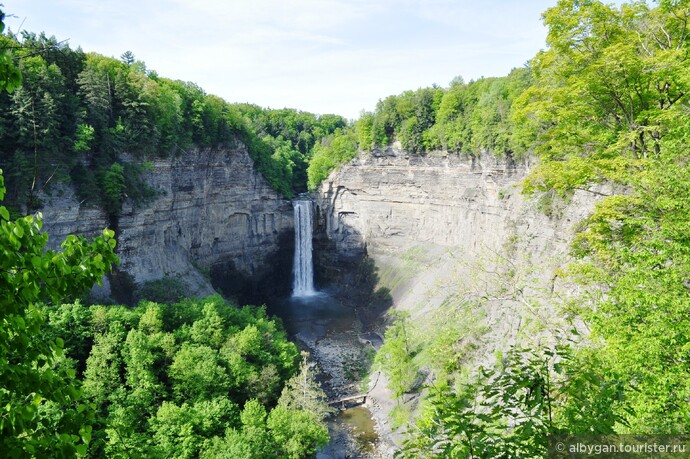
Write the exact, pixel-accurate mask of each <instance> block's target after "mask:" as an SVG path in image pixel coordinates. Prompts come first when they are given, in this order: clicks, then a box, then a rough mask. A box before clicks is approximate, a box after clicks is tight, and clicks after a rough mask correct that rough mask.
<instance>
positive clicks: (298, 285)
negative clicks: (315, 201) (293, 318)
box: [292, 201, 316, 297]
mask: <svg viewBox="0 0 690 459" xmlns="http://www.w3.org/2000/svg"><path fill="white" fill-rule="evenodd" d="M294 212H295V260H294V266H293V271H294V278H293V281H292V296H297V297H299V296H310V295H314V294H315V293H316V291H315V290H314V268H313V264H312V259H311V256H312V253H311V252H312V248H311V225H312V217H311V201H295V202H294Z"/></svg>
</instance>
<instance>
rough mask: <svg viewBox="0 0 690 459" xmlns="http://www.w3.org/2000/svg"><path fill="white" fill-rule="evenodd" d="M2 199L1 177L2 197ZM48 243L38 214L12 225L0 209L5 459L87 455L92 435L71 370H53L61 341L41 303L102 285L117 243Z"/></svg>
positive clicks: (0, 435)
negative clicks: (52, 415)
mask: <svg viewBox="0 0 690 459" xmlns="http://www.w3.org/2000/svg"><path fill="white" fill-rule="evenodd" d="M4 193H5V188H4V186H3V179H2V175H1V172H0V199H2V198H3V197H4ZM47 239H48V237H47V235H46V234H45V233H42V232H41V218H40V215H37V216H27V217H23V218H20V219H17V220H15V221H11V220H10V219H9V212H8V211H7V209H6V208H5V207H4V206H0V252H1V253H2V256H1V257H0V305H1V306H2V307H0V310H1V312H0V321H1V322H2V327H1V328H0V355H2V356H3V358H2V359H1V361H0V404H1V405H2V416H1V417H0V418H1V419H2V421H0V448H1V449H2V450H3V452H4V453H5V454H7V455H9V456H24V455H28V456H33V455H37V456H47V455H53V456H60V457H70V456H73V455H75V454H77V453H79V454H84V453H85V452H86V445H87V444H88V442H89V440H90V437H91V429H90V426H89V424H90V415H89V409H88V406H87V405H85V404H83V403H82V402H81V392H80V390H79V389H78V386H77V384H76V381H75V379H74V378H75V371H74V369H72V368H69V366H65V365H58V363H59V362H60V359H61V356H62V352H63V345H64V341H63V340H62V339H60V338H54V339H52V340H51V339H49V338H48V336H46V335H44V324H45V315H46V313H45V306H44V305H45V304H57V303H59V302H60V301H63V300H64V299H68V298H70V297H71V296H73V295H76V294H77V293H80V292H82V291H83V290H84V289H86V288H90V287H91V286H92V285H93V284H94V283H96V282H99V283H100V282H101V278H102V277H103V275H104V274H105V273H107V272H108V271H109V270H110V267H111V265H112V264H113V263H115V262H116V261H117V257H116V256H115V255H114V253H113V249H114V246H115V240H114V239H113V233H112V232H111V231H108V230H104V232H103V236H101V237H99V238H97V239H95V240H94V242H93V243H92V244H90V245H89V244H87V243H86V241H85V240H84V239H83V238H79V237H76V236H69V237H68V238H67V239H66V240H65V241H64V242H63V244H62V251H61V252H53V251H51V250H48V251H46V250H45V245H46V242H47ZM55 408H56V409H57V412H58V413H59V412H62V413H63V414H62V415H61V416H59V417H58V419H57V421H55V422H46V420H45V419H42V412H43V411H44V410H46V409H52V410H53V411H54V412H55ZM75 412H79V413H82V415H80V416H76V415H74V413H75ZM54 429H55V430H54ZM56 432H57V433H56Z"/></svg>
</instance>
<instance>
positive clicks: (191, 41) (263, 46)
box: [3, 0, 556, 119]
mask: <svg viewBox="0 0 690 459" xmlns="http://www.w3.org/2000/svg"><path fill="white" fill-rule="evenodd" d="M555 2H556V0H522V1H520V0H483V1H478V0H472V1H470V0H426V1H424V0H192V1H190V0H167V1H161V0H136V1H135V0H119V1H110V0H14V1H13V0H3V3H4V11H5V13H7V14H8V15H14V17H9V18H7V19H6V23H7V25H8V26H9V27H10V28H11V29H12V31H14V32H16V31H17V30H19V28H20V25H21V28H22V29H23V30H28V31H31V32H41V31H45V32H46V33H47V34H48V35H54V36H55V37H56V38H57V39H59V40H69V43H70V46H72V47H73V48H76V47H77V46H81V47H82V49H84V51H87V52H89V51H94V52H97V53H100V54H103V55H106V56H113V57H119V56H120V55H121V54H122V53H123V52H124V51H127V50H131V51H132V52H133V53H134V55H135V56H136V58H137V59H140V60H143V61H144V62H145V63H146V65H147V67H148V68H149V69H150V70H155V71H157V72H158V74H159V75H161V76H165V77H168V78H172V79H180V80H185V81H193V82H195V83H197V84H198V85H199V86H201V87H202V88H203V89H204V90H205V91H206V92H208V93H211V94H216V95H219V96H221V97H223V98H224V99H225V100H227V101H229V102H250V103H254V104H257V105H260V106H262V107H271V108H283V107H289V108H297V109H300V110H305V111H310V112H313V113H321V114H323V113H336V114H339V115H343V116H345V117H347V118H352V119H354V118H357V117H358V116H359V113H360V111H361V110H369V111H371V110H373V109H374V107H375V106H376V102H377V101H378V100H379V99H382V98H385V97H386V96H388V95H391V94H399V93H400V92H402V91H404V90H407V89H413V90H414V89H417V88H419V87H425V86H431V85H432V84H434V83H435V84H438V85H440V86H447V85H448V83H449V82H450V81H451V80H452V79H453V78H454V77H455V76H458V75H460V76H462V77H463V78H464V79H465V81H469V80H470V79H477V78H480V77H482V76H487V77H488V76H503V75H506V74H507V73H508V72H509V71H510V70H511V69H512V68H515V67H521V66H523V65H524V64H525V63H526V62H527V61H528V60H529V59H530V58H532V57H533V56H534V55H535V54H536V53H537V51H539V50H540V49H542V48H544V46H545V45H544V40H545V37H546V29H545V28H544V26H543V25H542V22H541V13H542V12H543V11H544V10H545V9H546V8H548V7H550V6H552V5H553V4H555Z"/></svg>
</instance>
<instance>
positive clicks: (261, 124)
mask: <svg viewBox="0 0 690 459" xmlns="http://www.w3.org/2000/svg"><path fill="white" fill-rule="evenodd" d="M1 40H2V46H3V48H4V49H12V50H13V59H14V60H16V63H17V65H16V67H17V69H18V70H19V72H20V73H21V76H22V84H21V86H19V87H17V88H16V89H15V90H14V91H12V92H3V93H2V95H0V143H1V144H2V145H3V148H2V149H1V150H0V164H2V165H3V167H4V168H5V170H6V178H7V187H8V189H7V194H8V196H7V198H8V201H9V202H10V203H11V204H12V205H13V206H14V210H16V211H19V210H21V209H23V210H24V211H25V212H30V211H33V210H36V209H38V208H40V202H39V197H38V196H39V195H40V191H48V192H49V191H50V187H51V185H52V184H55V183H58V182H62V183H69V184H72V185H73V186H74V187H75V189H76V190H77V193H78V195H79V198H80V200H82V201H83V203H84V204H86V205H96V206H102V207H103V208H104V209H105V210H106V211H107V212H108V214H109V215H111V216H112V217H117V216H118V214H119V212H120V209H121V206H122V201H123V200H124V199H125V197H128V198H130V199H132V200H134V201H135V202H137V201H144V200H146V199H147V198H150V197H152V193H153V190H150V189H148V188H147V187H146V185H145V184H144V183H143V182H142V181H141V179H140V174H141V172H142V171H143V170H145V169H146V168H147V167H150V161H151V160H152V159H155V158H161V157H163V158H166V157H175V156H179V155H183V154H185V152H186V151H187V150H188V149H190V148H210V149H215V150H222V149H223V148H226V149H227V148H230V147H233V146H235V144H236V143H237V141H238V140H239V141H241V142H242V143H243V144H244V145H245V146H246V147H247V148H248V150H249V153H250V155H251V157H252V158H253V159H254V162H255V164H256V166H257V168H258V169H259V171H260V172H261V173H262V174H263V175H264V176H265V177H266V179H267V180H268V181H269V182H270V183H271V184H272V185H273V187H274V188H275V189H276V190H278V191H280V192H281V193H282V194H283V195H285V196H286V197H291V196H293V195H294V194H296V193H299V192H302V191H306V169H307V165H308V162H309V160H310V159H311V155H312V150H313V148H314V145H315V144H316V142H317V141H318V140H319V139H320V138H322V137H324V136H326V135H330V134H332V133H334V132H336V131H338V130H340V129H343V128H344V127H345V126H346V121H345V120H344V119H343V118H342V117H340V116H336V115H323V116H317V115H314V114H311V113H305V112H299V111H297V110H288V109H285V110H269V109H262V108H259V107H256V106H251V105H245V104H242V105H238V104H228V103H227V102H225V101H223V100H222V99H220V98H219V97H216V96H213V95H208V94H206V93H205V92H204V91H203V90H202V89H201V88H200V87H198V86H197V85H195V84H194V83H189V82H182V81H174V80H170V79H167V78H163V77H159V76H158V75H157V74H156V72H155V71H149V70H147V69H146V65H145V64H144V63H143V62H141V61H138V60H136V59H135V57H134V54H133V53H131V52H126V53H124V54H123V55H122V56H121V58H120V59H119V60H118V59H114V58H109V57H104V56H101V55H98V54H95V53H84V52H83V51H82V50H81V49H76V50H73V49H71V48H70V47H69V45H68V44H66V43H64V42H58V41H57V39H56V38H54V37H47V36H46V35H45V34H43V33H41V34H34V33H30V32H22V34H21V36H7V35H4V36H2V38H1ZM99 190H103V191H104V192H103V193H101V192H100V191H99Z"/></svg>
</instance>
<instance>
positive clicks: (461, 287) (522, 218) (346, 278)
mask: <svg viewBox="0 0 690 459" xmlns="http://www.w3.org/2000/svg"><path fill="white" fill-rule="evenodd" d="M529 167H530V164H529V163H528V162H524V163H522V164H515V163H513V162H510V161H498V160H496V159H493V158H487V159H482V160H481V161H480V160H471V159H463V158H459V157H457V156H448V155H428V156H417V155H410V154H407V153H405V152H403V151H400V150H397V149H388V150H386V151H384V152H374V153H361V154H360V155H359V156H358V157H357V158H356V159H355V160H353V161H352V162H350V163H349V164H347V165H345V166H343V167H341V168H339V169H338V170H336V171H334V172H333V173H332V174H331V175H330V176H329V177H328V179H327V180H326V181H324V182H323V183H322V184H321V186H320V188H319V190H318V191H317V193H316V226H315V229H316V232H315V246H314V247H315V255H316V258H315V266H316V267H315V272H317V273H321V274H322V278H321V279H320V280H321V283H322V285H323V284H326V283H330V284H335V285H338V286H339V288H338V289H337V291H339V295H340V297H341V298H343V299H344V300H346V301H348V302H349V303H350V304H352V305H354V306H355V307H356V308H357V309H358V311H359V315H360V317H362V318H363V319H364V326H365V328H369V329H373V330H375V331H378V332H379V333H383V328H384V322H385V320H381V319H382V318H384V317H385V315H384V314H383V313H384V312H385V311H386V310H388V309H389V308H395V309H396V310H403V311H406V312H408V313H409V315H410V320H411V321H412V323H413V324H414V329H415V332H414V333H415V334H416V336H419V338H417V339H420V340H422V341H424V342H425V343H427V344H430V343H431V342H432V341H433V340H434V339H435V336H437V335H439V336H448V335H444V334H445V333H447V332H448V331H449V330H452V333H454V335H452V336H455V338H453V340H452V341H444V342H443V343H444V344H443V345H444V346H449V347H452V349H453V353H454V355H455V356H456V358H457V359H460V360H461V361H460V362H458V363H460V364H464V365H465V368H466V369H467V370H468V371H471V369H472V368H476V366H477V365H479V364H490V363H491V361H492V360H493V359H494V358H495V356H497V355H500V352H501V351H505V350H506V349H507V348H508V347H509V346H511V345H513V344H534V342H535V341H543V340H551V339H553V337H554V336H556V335H557V334H558V333H559V331H560V330H563V329H566V328H570V327H572V326H573V324H571V323H570V322H569V321H568V319H567V317H566V316H565V314H563V311H564V309H563V308H562V307H561V306H564V305H566V304H567V302H568V301H569V299H570V298H572V295H573V294H574V293H575V286H574V285H573V284H571V283H569V282H568V280H567V277H566V276H564V275H563V274H562V268H563V267H564V266H565V265H566V264H567V263H568V262H569V261H571V260H570V257H569V245H570V242H571V241H572V238H573V236H574V225H575V224H576V223H577V222H579V221H581V220H582V219H583V218H585V217H586V216H587V215H588V214H589V213H590V211H591V209H592V207H593V205H594V203H595V201H596V199H597V196H599V195H600V193H602V192H603V193H605V192H606V190H605V189H603V188H602V189H599V190H596V193H592V192H587V191H580V192H577V193H576V194H575V195H574V196H572V198H571V199H569V200H568V201H567V202H565V201H559V200H558V199H553V198H554V197H553V196H551V195H548V194H547V195H544V196H537V197H532V198H527V197H525V196H523V195H522V194H521V193H520V183H521V182H522V181H523V179H524V178H525V176H526V174H527V172H528V171H529ZM442 339H444V338H442ZM428 371H430V370H427V369H424V368H422V372H423V373H424V374H426V377H428V378H433V375H432V374H428V373H427V372H428ZM376 381H377V382H378V384H376V383H374V385H373V386H372V385H370V387H369V397H368V401H367V404H368V406H369V407H370V408H371V410H372V413H373V416H374V418H375V420H376V424H377V430H378V431H379V434H380V435H381V436H382V437H383V438H386V439H390V440H391V441H393V442H394V443H399V442H400V440H401V437H400V434H399V433H395V432H392V431H391V429H390V422H389V419H388V412H390V411H391V410H392V409H393V408H394V407H396V406H398V402H396V401H394V399H393V397H392V395H391V394H390V392H389V391H388V390H387V389H386V388H385V386H386V383H385V377H384V376H383V375H380V377H377V378H376ZM412 397H413V398H412V399H410V400H408V399H407V398H406V399H405V406H406V407H408V408H410V407H414V406H415V401H414V400H415V399H414V395H412Z"/></svg>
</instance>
